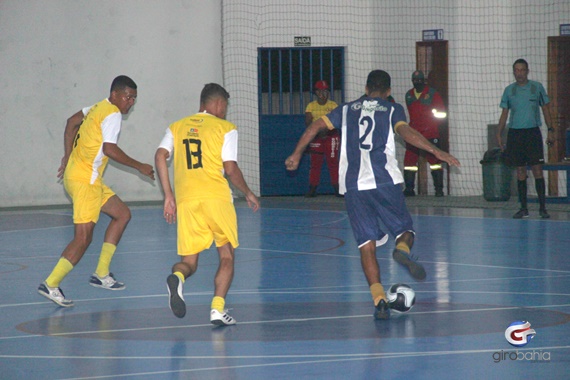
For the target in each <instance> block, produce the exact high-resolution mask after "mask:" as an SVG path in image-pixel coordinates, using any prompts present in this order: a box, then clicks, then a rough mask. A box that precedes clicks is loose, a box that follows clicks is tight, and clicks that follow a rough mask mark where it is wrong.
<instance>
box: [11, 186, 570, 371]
mask: <svg viewBox="0 0 570 380" xmlns="http://www.w3.org/2000/svg"><path fill="white" fill-rule="evenodd" d="M317 200H318V201H313V202H309V201H308V200H306V199H305V198H303V197H289V198H264V199H262V208H261V209H260V210H259V211H258V212H257V213H253V212H252V211H251V210H250V209H248V208H247V205H246V204H245V203H244V202H243V201H241V200H237V201H236V208H237V212H238V219H239V223H240V224H239V232H240V247H239V248H238V249H237V250H236V273H235V278H234V282H233V284H232V288H231V289H230V293H229V294H228V297H227V304H226V305H227V307H229V308H230V309H231V311H230V313H231V314H232V315H233V316H234V317H235V318H236V319H237V321H238V323H237V325H235V326H229V327H215V326H213V325H211V324H210V323H209V306H210V301H211V297H212V293H213V276H214V273H215V271H216V269H217V263H218V257H217V253H216V251H215V249H210V250H208V251H205V252H203V253H202V254H201V256H200V262H199V269H198V271H197V273H196V274H195V275H194V276H193V277H192V278H191V279H190V280H188V281H187V282H186V285H185V291H184V296H185V298H186V302H187V305H188V312H187V314H186V317H185V318H183V319H178V318H176V317H174V316H173V314H172V313H171V311H170V310H169V308H168V301H167V299H168V296H167V290H166V282H165V280H166V276H167V275H168V274H169V273H170V268H171V266H172V264H174V263H175V262H176V261H178V257H177V255H176V227H175V226H173V225H168V224H166V223H165V221H164V219H163V218H162V210H161V206H160V204H142V205H141V204H139V205H133V206H132V207H131V210H132V215H133V217H132V220H131V222H130V224H129V227H128V228H127V231H126V232H125V234H124V236H123V240H122V241H121V243H120V245H119V248H118V250H117V253H116V254H115V257H114V260H113V263H112V266H111V270H112V271H113V272H114V273H115V275H116V277H117V278H118V279H119V280H121V281H124V282H125V284H126V285H127V288H126V289H125V290H124V291H120V292H112V291H107V290H102V289H97V288H93V287H91V286H89V284H88V279H89V276H90V274H91V273H92V272H93V271H94V269H95V266H96V262H97V257H98V254H99V249H100V246H101V243H102V238H103V237H102V236H103V232H104V229H105V227H106V225H107V223H108V218H107V217H105V216H102V217H101V219H100V221H99V224H98V226H97V227H96V230H95V236H94V239H93V243H92V244H91V247H90V248H89V250H88V251H87V253H86V254H85V256H84V257H83V260H82V261H81V262H80V263H79V264H78V265H77V266H76V268H75V269H74V270H73V271H72V272H71V273H70V274H69V276H68V277H67V278H66V279H65V280H64V281H63V283H62V284H61V288H62V289H63V291H64V292H65V294H66V296H67V297H68V298H70V299H72V300H74V301H75V306H74V307H73V308H70V309H64V308H60V307H57V305H55V304H54V303H52V302H50V301H48V300H46V299H45V298H43V297H41V296H40V295H38V293H37V287H38V285H39V284H40V283H41V282H42V281H43V280H44V279H45V278H46V276H47V275H48V274H49V272H50V271H51V269H52V268H53V266H54V265H55V263H56V262H57V260H58V258H59V255H60V253H61V250H62V249H63V248H64V247H65V245H66V244H67V243H68V242H69V241H70V240H71V238H72V236H73V224H72V220H71V209H70V208H69V207H62V208H56V207H51V208H34V209H22V210H18V209H10V210H1V211H0V280H1V282H0V283H1V284H2V286H1V287H0V379H10V380H12V379H29V380H36V379H263V378H265V379H267V378H270V379H296V380H298V379H404V378H405V379H462V378H469V379H516V378H520V379H523V378H524V379H563V378H568V373H569V371H570V323H569V322H570V258H569V255H568V253H569V252H570V216H569V215H570V212H569V209H568V206H566V207H565V208H562V209H561V211H551V214H552V218H551V219H549V220H541V219H539V218H538V217H537V215H536V214H537V213H536V210H534V213H533V210H532V207H533V206H532V205H531V217H530V218H529V219H526V220H513V219H511V216H512V214H513V213H514V211H516V209H512V210H488V209H476V208H471V209H467V208H465V209H461V208H430V207H410V211H411V212H412V216H413V219H414V224H415V229H416V231H417V238H416V244H415V246H414V252H415V253H416V254H418V255H419V256H420V261H421V262H422V263H423V264H424V266H425V268H426V271H427V279H426V280H425V281H423V282H417V281H414V280H413V279H412V278H411V277H410V276H409V274H408V273H407V271H406V270H405V269H403V268H401V267H400V266H399V265H398V264H397V263H395V262H394V261H393V260H392V258H391V251H392V249H393V247H394V243H393V240H390V242H388V244H387V245H385V246H383V247H380V248H379V249H378V258H379V263H380V266H381V272H382V280H383V281H382V282H383V283H384V284H385V286H389V285H391V284H394V283H406V284H409V285H410V286H412V287H413V288H414V289H415V292H416V296H417V299H416V304H415V306H414V307H413V309H412V310H411V311H410V312H408V313H403V314H398V315H397V314H395V313H393V314H392V318H391V319H390V320H388V321H375V320H374V319H373V317H372V313H373V306H372V299H371V296H370V293H369V289H368V286H367V284H366V282H365V279H364V275H363V274H362V269H361V266H360V258H359V253H358V250H357V248H356V243H355V241H354V238H353V236H352V231H351V229H350V224H349V221H348V218H347V214H346V212H345V211H344V205H343V200H342V199H338V198H334V197H332V196H321V197H318V198H317ZM534 206H535V208H537V207H536V205H534ZM517 321H529V322H530V323H531V328H532V329H534V330H535V333H536V334H534V337H533V339H532V340H530V342H529V343H528V344H527V345H525V346H523V347H518V348H517V347H514V346H511V345H510V344H509V343H508V342H507V340H506V338H505V330H506V329H507V328H508V327H509V325H510V324H511V323H513V322H517Z"/></svg>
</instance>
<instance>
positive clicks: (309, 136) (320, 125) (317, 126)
mask: <svg viewBox="0 0 570 380" xmlns="http://www.w3.org/2000/svg"><path fill="white" fill-rule="evenodd" d="M327 129H328V126H327V124H326V123H325V120H324V119H323V118H322V117H320V118H318V119H317V120H315V121H313V122H312V123H311V125H309V126H308V127H307V129H305V132H304V133H303V135H302V136H301V138H300V139H299V142H298V143H297V147H296V148H295V150H294V151H293V153H292V154H291V155H290V156H289V157H287V159H286V160H285V166H286V167H287V170H296V169H297V168H298V167H299V162H300V161H301V156H302V154H303V152H304V151H305V149H306V148H307V145H309V143H310V142H311V141H313V139H314V138H315V136H316V135H317V134H318V133H319V132H321V131H324V130H327Z"/></svg>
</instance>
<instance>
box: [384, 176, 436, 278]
mask: <svg viewBox="0 0 570 380" xmlns="http://www.w3.org/2000/svg"><path fill="white" fill-rule="evenodd" d="M375 207H376V208H377V209H378V210H380V212H379V217H380V219H381V220H382V223H384V225H385V226H386V228H388V231H389V232H390V234H391V235H392V236H396V247H395V248H394V251H393V252H392V257H393V258H394V260H396V262H398V263H399V264H401V265H403V266H405V267H406V268H407V269H408V271H409V272H410V274H411V275H412V277H413V278H414V279H416V280H424V279H425V278H426V271H425V269H424V267H423V266H422V265H421V264H420V263H419V262H418V257H417V256H416V255H413V254H412V253H411V249H412V246H413V243H414V236H415V232H414V228H413V221H412V217H411V215H410V213H409V211H408V208H407V207H406V200H405V198H404V195H403V194H402V191H401V189H400V187H399V186H398V185H386V186H382V188H381V189H379V190H378V191H377V201H376V204H375Z"/></svg>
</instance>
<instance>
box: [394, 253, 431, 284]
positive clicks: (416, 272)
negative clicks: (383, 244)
mask: <svg viewBox="0 0 570 380" xmlns="http://www.w3.org/2000/svg"><path fill="white" fill-rule="evenodd" d="M392 257H393V258H394V260H396V262H397V263H399V264H402V265H403V266H405V267H407V268H408V270H409V271H410V274H411V275H412V277H413V278H415V279H416V280H425V278H426V270H425V269H424V267H423V266H422V264H420V263H418V258H417V257H415V256H414V255H412V254H408V253H406V252H404V251H402V250H400V249H398V248H396V249H394V252H392Z"/></svg>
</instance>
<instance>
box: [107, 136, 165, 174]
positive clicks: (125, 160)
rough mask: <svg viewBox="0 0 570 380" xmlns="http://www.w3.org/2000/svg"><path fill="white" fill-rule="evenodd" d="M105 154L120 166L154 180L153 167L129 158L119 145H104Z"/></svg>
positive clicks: (108, 143)
mask: <svg viewBox="0 0 570 380" xmlns="http://www.w3.org/2000/svg"><path fill="white" fill-rule="evenodd" d="M103 154H105V156H107V157H109V158H110V159H112V160H113V161H116V162H118V163H119V164H122V165H126V166H129V167H131V168H134V169H137V170H138V171H139V172H140V173H141V174H143V175H145V176H147V177H149V178H150V179H152V180H154V169H153V167H152V165H149V164H144V163H142V162H140V161H137V160H135V159H134V158H131V157H129V156H128V155H127V154H126V153H125V152H124V151H123V150H122V149H121V148H119V146H118V145H117V144H113V143H110V142H106V143H103Z"/></svg>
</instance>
